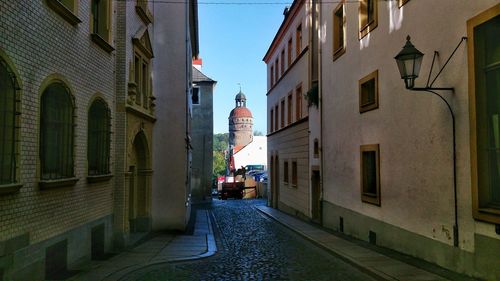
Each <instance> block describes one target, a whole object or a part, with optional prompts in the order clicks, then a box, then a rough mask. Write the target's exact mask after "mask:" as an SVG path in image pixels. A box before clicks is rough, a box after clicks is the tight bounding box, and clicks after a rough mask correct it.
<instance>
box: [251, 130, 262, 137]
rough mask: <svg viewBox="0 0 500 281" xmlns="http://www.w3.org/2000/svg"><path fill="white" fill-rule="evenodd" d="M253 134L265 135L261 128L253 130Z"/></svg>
mask: <svg viewBox="0 0 500 281" xmlns="http://www.w3.org/2000/svg"><path fill="white" fill-rule="evenodd" d="M253 135H254V136H263V135H264V134H263V133H262V132H261V131H259V130H255V131H253Z"/></svg>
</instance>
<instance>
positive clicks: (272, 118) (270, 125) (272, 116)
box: [269, 108, 274, 133]
mask: <svg viewBox="0 0 500 281" xmlns="http://www.w3.org/2000/svg"><path fill="white" fill-rule="evenodd" d="M272 132H274V109H273V108H271V111H270V114H269V133H272Z"/></svg>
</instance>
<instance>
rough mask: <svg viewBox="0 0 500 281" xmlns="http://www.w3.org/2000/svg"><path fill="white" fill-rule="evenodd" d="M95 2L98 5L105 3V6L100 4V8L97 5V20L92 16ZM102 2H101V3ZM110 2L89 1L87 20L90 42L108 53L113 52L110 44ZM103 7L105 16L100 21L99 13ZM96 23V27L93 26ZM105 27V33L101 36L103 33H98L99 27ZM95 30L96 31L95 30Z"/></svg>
mask: <svg viewBox="0 0 500 281" xmlns="http://www.w3.org/2000/svg"><path fill="white" fill-rule="evenodd" d="M95 1H98V2H99V3H105V4H102V6H100V5H97V7H98V11H99V12H98V15H97V19H96V18H95V15H94V7H95V4H94V3H95ZM101 1H103V2H101ZM111 3H112V1H111V0H91V1H90V20H89V24H90V37H91V39H92V41H93V42H94V43H96V44H97V45H98V46H99V47H101V48H102V49H103V50H104V51H106V52H108V53H111V52H112V51H114V50H115V48H114V47H113V46H112V45H111V42H112V31H113V28H112V15H113V13H112V5H111ZM103 7H105V11H104V15H105V18H104V19H101V18H100V16H99V15H100V12H102V11H101V9H104V8H103ZM102 21H104V23H102ZM96 23H97V25H98V26H97V27H96V26H95V24H96ZM101 24H102V25H105V26H104V29H105V30H104V31H105V34H103V32H101V31H100V27H99V26H100V25H101ZM96 28H97V29H96Z"/></svg>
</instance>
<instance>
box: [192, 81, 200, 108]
mask: <svg viewBox="0 0 500 281" xmlns="http://www.w3.org/2000/svg"><path fill="white" fill-rule="evenodd" d="M195 89H196V90H197V91H196V92H197V96H198V103H194V100H193V98H194V92H195ZM192 91H193V92H192V94H191V103H192V104H193V105H197V106H198V105H201V95H200V87H196V86H194V87H193V88H192Z"/></svg>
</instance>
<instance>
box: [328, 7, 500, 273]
mask: <svg viewBox="0 0 500 281" xmlns="http://www.w3.org/2000/svg"><path fill="white" fill-rule="evenodd" d="M499 14H500V5H499V4H498V2H497V1H488V0H485V1H454V0H443V1H430V0H429V1H427V0H418V1H416V0H404V1H402V0H400V1H371V0H362V1H360V2H359V3H358V2H356V3H353V2H349V1H345V2H344V1H341V2H340V3H323V4H322V5H321V19H320V30H321V33H320V41H321V46H320V47H321V52H320V53H321V60H320V61H321V67H320V72H321V79H320V93H321V95H320V96H321V112H322V121H323V122H322V123H323V127H322V141H321V143H323V151H322V152H323V155H324V156H325V157H324V161H323V175H324V177H323V195H322V198H323V201H322V202H323V204H322V205H323V210H322V212H323V224H324V226H326V227H328V228H332V229H334V230H338V231H341V232H344V233H346V234H348V235H351V236H354V237H356V238H359V239H362V240H366V241H370V242H371V243H373V244H376V245H380V246H383V247H388V248H392V249H395V250H397V251H401V252H404V253H406V254H409V255H412V256H415V257H419V258H422V259H425V260H427V261H430V262H433V263H436V264H438V265H440V266H442V267H445V268H448V269H451V270H455V271H458V272H461V273H465V274H467V275H470V276H474V277H480V278H485V279H488V280H497V279H500V266H498V265H500V255H499V254H498V253H500V227H499V223H500V209H499V208H498V206H500V205H499V204H498V203H499V202H500V201H499V199H500V196H499V195H500V175H499V173H500V169H499V168H500V162H499V159H500V155H499V154H498V149H499V147H500V145H499V143H500V141H499V139H500V138H499V137H498V136H499V135H498V132H499V131H500V127H499V126H500V125H499V123H498V122H499V121H498V118H499V117H498V116H499V112H500V99H499V93H500V89H499V86H498V85H499V84H498V81H500V76H499V68H498V65H499V64H498V63H499V62H500V60H499V58H500V57H499V56H498V54H499V52H498V50H499V49H500V44H499V40H498V34H499V33H498V30H499V26H500V24H499ZM407 35H410V36H411V42H412V43H413V44H414V45H415V47H416V48H417V49H418V50H420V51H421V52H423V53H424V54H425V56H424V58H423V63H422V67H421V71H420V77H419V78H418V79H417V80H416V86H415V87H425V86H424V85H426V80H427V78H428V73H429V70H430V68H431V64H432V63H433V53H434V51H438V52H439V56H437V57H436V59H435V61H434V71H433V73H432V74H431V75H430V78H431V79H430V81H431V82H430V83H429V82H427V83H428V84H429V85H430V84H431V83H432V81H433V79H434V77H436V75H437V74H438V70H439V69H440V68H442V67H443V66H444V65H445V63H446V62H447V59H448V57H449V56H450V55H451V54H452V52H453V51H454V50H455V48H456V52H455V53H454V55H453V57H451V59H450V61H449V63H448V65H447V66H446V68H445V69H444V70H443V72H442V73H441V74H440V75H439V77H438V79H436V81H435V82H434V84H433V85H432V87H443V88H445V87H453V88H454V91H453V92H452V91H439V94H440V95H442V97H443V98H444V99H446V100H447V102H448V103H449V104H450V107H451V109H452V110H453V112H454V114H455V124H456V132H455V134H456V179H455V180H456V193H455V192H454V177H455V176H454V172H453V171H454V169H453V167H454V159H453V130H452V119H451V115H450V112H449V110H448V108H447V105H446V104H445V103H444V102H443V101H442V100H440V98H439V97H437V96H435V95H433V94H432V93H428V92H425V91H411V90H408V89H405V84H404V82H403V80H401V77H400V74H399V72H398V68H397V66H396V62H395V60H394V56H395V55H396V54H398V52H400V50H401V47H402V46H403V45H404V44H405V41H406V40H405V39H406V37H407ZM462 37H467V38H468V39H467V40H466V41H465V40H463V39H462ZM455 194H456V197H455ZM455 206H456V208H455Z"/></svg>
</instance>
